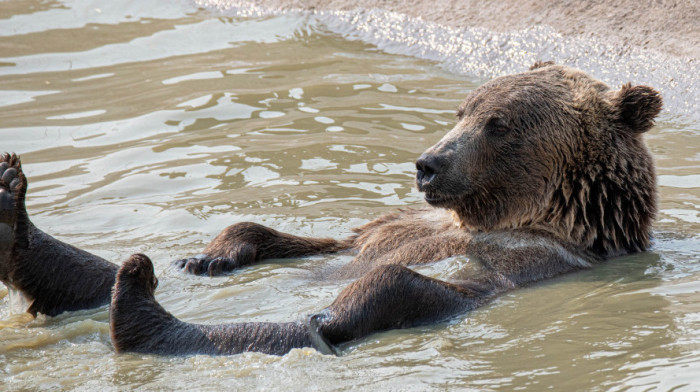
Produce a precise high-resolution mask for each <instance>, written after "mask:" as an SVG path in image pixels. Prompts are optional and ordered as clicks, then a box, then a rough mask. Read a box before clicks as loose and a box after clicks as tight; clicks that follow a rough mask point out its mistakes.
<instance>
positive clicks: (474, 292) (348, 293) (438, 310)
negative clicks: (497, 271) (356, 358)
mask: <svg viewBox="0 0 700 392" xmlns="http://www.w3.org/2000/svg"><path fill="white" fill-rule="evenodd" d="M493 294H495V292H494V291H493V290H492V288H491V287H490V286H489V285H488V284H486V283H476V282H463V283H461V284H460V285H455V284H451V283H447V282H443V281H440V280H437V279H433V278H429V277H426V276H423V275H421V274H419V273H417V272H414V271H412V270H410V269H408V268H406V267H403V266H399V265H383V266H379V267H377V268H375V269H373V270H371V271H370V272H369V273H367V274H366V275H365V276H363V277H362V278H361V279H359V280H357V281H355V282H353V283H352V284H350V285H349V286H348V287H346V288H345V289H344V290H343V291H342V292H341V293H340V295H339V296H338V298H336V300H335V301H333V304H331V306H329V307H328V308H326V309H324V310H323V311H321V312H320V313H318V314H316V315H314V316H312V317H311V322H312V325H313V326H314V327H315V328H317V329H318V331H319V332H320V333H321V334H322V335H323V337H324V338H325V339H327V340H328V341H329V342H330V343H332V344H339V343H343V342H348V341H351V340H355V339H359V338H362V337H364V336H367V335H369V334H371V333H373V332H377V331H383V330H389V329H395V328H410V327H414V326H417V325H422V324H429V323H434V322H439V321H442V320H445V319H448V318H450V317H452V316H455V315H457V314H460V313H463V312H467V311H469V310H472V309H475V308H477V307H478V306H480V305H482V304H483V303H485V302H487V301H488V300H489V299H490V298H491V297H492V296H493Z"/></svg>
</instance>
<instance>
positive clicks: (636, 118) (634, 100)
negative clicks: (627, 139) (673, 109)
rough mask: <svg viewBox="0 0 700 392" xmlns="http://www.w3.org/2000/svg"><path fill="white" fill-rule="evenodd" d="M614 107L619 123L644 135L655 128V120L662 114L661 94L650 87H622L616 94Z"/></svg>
mask: <svg viewBox="0 0 700 392" xmlns="http://www.w3.org/2000/svg"><path fill="white" fill-rule="evenodd" d="M611 103H612V105H613V107H614V108H615V109H617V110H616V112H617V114H618V116H619V118H618V119H619V121H620V122H621V123H623V124H624V125H625V126H626V127H627V128H628V129H629V130H631V131H632V132H635V133H643V132H646V131H648V130H649V129H651V127H652V126H654V118H656V116H657V115H658V114H659V112H661V107H662V106H663V100H662V99H661V94H659V92H658V91H656V90H654V89H653V88H651V87H649V86H632V85H631V84H630V83H627V84H624V85H622V88H621V89H620V91H618V92H616V93H615V96H614V97H613V99H612V102H611Z"/></svg>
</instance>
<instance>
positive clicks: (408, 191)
mask: <svg viewBox="0 0 700 392" xmlns="http://www.w3.org/2000/svg"><path fill="white" fill-rule="evenodd" d="M445 69H450V68H449V67H448V68H443V67H442V66H441V64H440V63H434V62H430V61H425V60H419V59H416V58H412V57H403V56H398V55H393V54H387V53H386V52H383V51H381V50H378V49H377V48H376V47H374V46H371V45H369V44H365V43H362V42H361V41H358V40H347V39H345V38H343V36H341V35H338V34H336V33H333V32H332V31H331V29H330V28H329V27H328V26H327V25H325V24H324V23H323V22H322V20H321V19H319V18H315V17H303V16H298V15H287V16H284V15H282V16H275V17H263V18H253V19H236V18H230V17H222V16H221V15H220V14H216V13H212V12H211V11H208V10H198V9H197V8H196V7H194V6H192V5H191V4H190V3H187V2H182V3H178V2H168V3H166V2H159V1H153V0H142V1H139V2H128V1H113V2H101V1H94V2H89V1H30V0H9V1H4V2H1V3H0V150H3V151H16V152H18V153H20V154H21V155H22V158H23V161H24V167H25V170H26V172H27V174H28V176H29V181H30V188H29V194H28V208H29V210H30V213H31V215H32V217H33V220H34V222H35V223H36V224H37V225H38V226H39V227H41V228H43V229H44V230H45V231H47V232H49V233H52V234H53V235H55V236H56V237H58V238H59V239H61V240H64V241H67V242H70V243H73V244H75V245H77V246H79V247H81V248H85V249H87V250H89V251H92V252H94V253H96V254H99V255H101V256H103V257H105V258H107V259H109V260H112V261H114V262H121V260H124V259H125V258H126V257H127V256H128V255H129V254H131V253H135V252H144V253H147V254H148V255H150V256H151V257H152V258H153V259H154V262H155V264H156V272H157V273H158V275H159V278H160V282H161V284H160V286H159V289H158V291H157V298H158V300H159V301H161V303H162V304H163V305H164V306H165V307H166V308H167V309H168V310H170V311H171V312H173V313H174V314H175V315H177V316H178V317H181V318H182V319H185V320H187V321H191V322H201V323H220V322H238V321H287V320H293V319H298V318H300V317H302V316H303V315H305V314H308V313H311V312H313V311H315V310H318V309H320V308H322V307H324V306H326V305H328V304H329V303H330V302H331V301H332V300H333V298H334V297H335V295H336V294H337V293H338V292H339V291H340V290H341V289H342V287H343V286H344V285H345V284H347V282H333V281H326V280H324V279H322V277H323V275H324V273H326V272H327V271H328V269H329V268H333V267H337V266H339V265H342V264H343V263H345V262H347V261H348V256H324V257H312V258H305V259H300V260H283V261H270V262H265V263H262V264H259V265H256V266H252V267H247V268H245V269H242V270H240V271H237V272H236V273H234V274H232V275H230V276H227V277H221V278H214V279H211V278H203V277H192V276H186V275H183V274H182V273H180V272H178V271H175V270H173V269H171V268H170V267H169V262H170V260H172V259H175V258H177V257H180V256H183V255H188V254H193V253H197V252H198V251H199V250H201V248H202V247H203V246H204V244H206V243H207V242H208V241H209V239H211V238H212V237H213V236H214V235H215V234H216V233H217V232H218V231H219V230H220V229H222V228H223V227H225V226H227V225H229V224H231V223H234V222H238V221H244V220H252V221H256V222H260V223H263V224H267V225H270V226H273V227H276V228H279V229H281V230H283V231H288V232H291V233H295V234H300V235H324V236H325V235H332V236H344V235H347V234H348V232H349V228H350V227H352V226H354V225H358V224H361V223H363V222H366V221H368V220H370V219H372V218H373V217H376V216H377V215H379V214H382V213H384V212H387V211H390V210H393V209H395V208H398V207H406V206H414V205H420V204H421V195H420V194H418V193H417V192H416V191H415V190H414V189H413V185H412V177H413V172H414V165H413V162H414V160H415V158H416V157H417V156H418V155H419V154H420V153H421V152H422V151H423V149H425V148H426V147H427V146H429V145H431V144H433V143H434V142H435V141H437V140H438V139H439V138H440V137H441V136H442V134H443V133H444V132H445V131H446V130H447V129H449V128H450V127H451V124H452V122H453V118H454V115H453V113H454V108H455V107H456V106H457V104H458V103H459V101H460V100H461V99H462V98H463V97H464V96H465V95H466V94H467V93H468V92H469V91H470V90H472V89H473V88H475V87H476V86H478V85H479V84H480V83H482V82H483V79H479V78H477V77H471V76H458V75H456V74H453V73H450V72H448V71H446V70H445ZM623 81H624V80H621V81H619V82H623ZM659 87H662V86H659ZM694 88H695V89H697V86H696V87H694ZM684 111H685V107H684V106H683V105H680V106H678V107H675V108H674V107H673V106H671V107H670V109H669V111H668V112H665V114H664V115H663V118H662V119H661V121H659V123H658V126H657V127H656V128H655V129H654V130H653V131H651V133H650V134H648V135H647V141H648V143H649V145H650V147H651V149H652V151H653V153H654V155H655V157H656V159H657V163H658V166H659V169H658V172H659V174H660V178H659V182H660V185H661V186H660V190H661V205H660V208H661V214H660V216H659V221H658V223H657V225H656V233H655V235H656V243H655V246H654V249H653V250H652V251H651V252H648V253H645V254H641V255H635V256H631V257H624V258H620V259H616V260H611V261H610V262H608V263H605V264H604V265H602V266H600V267H597V268H595V269H593V270H591V271H586V272H582V273H576V274H572V275H568V276H564V277H561V278H559V279H554V280H551V281H549V282H544V283H542V284H538V285H535V286H533V287H530V288H527V289H522V290H518V291H514V292H512V293H509V294H507V295H504V296H502V297H500V298H499V299H498V300H496V301H495V302H494V303H492V304H491V305H489V306H487V307H485V308H482V309H480V310H477V311H475V312H472V313H470V314H468V315H465V316H464V317H461V318H458V319H456V320H455V321H453V322H451V323H448V324H442V325H436V326H430V327H425V328H414V329H410V330H402V331H391V332H386V333H381V334H376V335H373V336H371V337H369V338H368V339H364V340H362V341H359V342H354V343H352V344H350V345H348V346H346V347H344V352H345V355H343V356H341V357H328V356H322V355H320V354H318V353H316V352H315V351H313V350H295V351H293V352H292V353H290V354H288V355H286V356H283V357H274V356H266V355H261V354H256V353H247V354H242V355H236V356H230V357H208V356H195V357H187V358H182V357H176V358H170V357H157V356H149V355H131V354H125V355H116V354H114V352H113V350H112V347H111V343H110V340H109V331H108V330H109V328H108V324H107V311H106V309H104V308H103V309H97V310H91V311H83V312H74V313H69V314H64V315H61V316H59V317H55V318H45V317H42V316H40V317H39V318H38V319H36V320H31V318H27V317H26V315H21V314H19V315H18V314H11V304H10V302H11V301H10V298H9V296H8V295H6V293H7V291H6V290H4V289H0V290H1V291H0V296H2V297H3V298H2V299H0V319H1V320H2V321H0V377H1V380H2V381H1V382H2V386H3V388H4V389H25V388H26V389H77V390H94V389H96V388H98V387H99V388H102V389H127V388H136V387H138V388H143V389H172V388H182V389H185V388H192V389H223V388H227V389H243V388H246V389H279V388H281V387H282V386H284V387H285V388H291V389H297V390H306V389H308V388H311V389H346V388H349V387H359V388H361V389H365V388H366V389H369V388H370V387H371V388H379V389H396V390H406V389H412V390H424V389H430V388H435V389H444V388H447V387H461V388H464V389H473V390H488V389H521V388H529V389H536V390H540V389H544V388H547V387H554V388H555V389H558V390H563V389H570V390H628V389H632V390H647V389H658V390H670V389H673V388H678V389H679V390H697V389H698V388H700V376H698V374H700V263H698V252H699V251H700V150H699V149H698V146H699V144H698V137H699V136H700V125H699V124H698V123H697V122H696V121H694V120H692V119H691V120H689V119H688V116H685V115H684ZM679 113H680V114H681V115H680V116H679ZM464 262H465V259H464V258H460V257H456V258H453V259H449V260H445V261H442V262H439V263H436V264H435V265H432V266H429V267H423V268H422V269H420V270H421V272H424V273H427V274H430V275H432V276H438V277H446V276H449V275H450V273H451V272H452V271H455V270H456V269H458V268H459V267H460V265H462V264H463V263H464Z"/></svg>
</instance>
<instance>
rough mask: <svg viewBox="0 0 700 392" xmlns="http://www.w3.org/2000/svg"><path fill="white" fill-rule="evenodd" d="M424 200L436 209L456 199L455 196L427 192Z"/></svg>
mask: <svg viewBox="0 0 700 392" xmlns="http://www.w3.org/2000/svg"><path fill="white" fill-rule="evenodd" d="M424 198H425V201H426V202H427V203H428V204H430V205H431V206H436V207H437V206H443V205H445V204H447V203H449V202H451V201H453V200H454V199H456V197H455V196H454V195H444V194H440V193H436V192H425V196H424Z"/></svg>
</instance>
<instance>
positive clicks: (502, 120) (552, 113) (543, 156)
mask: <svg viewBox="0 0 700 392" xmlns="http://www.w3.org/2000/svg"><path fill="white" fill-rule="evenodd" d="M661 106H662V100H661V97H660V95H659V93H658V92H656V91H655V90H654V89H652V88H650V87H647V86H631V85H629V84H627V85H624V86H622V88H621V89H620V90H612V89H610V87H609V86H608V85H606V84H605V83H603V82H601V81H599V80H596V79H594V78H593V77H591V76H589V75H587V74H586V73H584V72H582V71H579V70H576V69H572V68H568V67H564V66H559V65H554V64H552V63H537V64H535V65H534V66H533V67H532V68H531V69H530V70H529V71H527V72H524V73H520V74H516V75H509V76H504V77H500V78H497V79H494V80H492V81H490V82H488V83H486V84H484V85H483V86H481V87H479V88H478V89H476V90H475V91H474V92H472V93H471V94H470V95H469V96H468V97H467V99H466V100H465V101H464V102H463V103H462V104H461V105H460V107H459V110H458V113H457V117H458V123H457V125H456V126H455V127H454V128H453V129H452V130H451V131H450V132H449V133H448V134H447V135H445V137H443V138H442V140H440V141H439V142H438V143H437V144H436V145H434V146H432V147H430V148H429V149H428V150H426V151H425V153H423V154H422V155H421V156H420V158H419V159H418V161H417V162H416V167H417V169H418V171H417V174H416V183H417V186H418V189H419V190H420V191H422V192H425V200H426V201H427V202H428V203H429V204H431V205H433V206H436V207H443V208H447V209H451V210H453V211H454V214H455V216H456V217H457V220H458V223H459V224H460V225H463V226H465V227H466V228H468V229H470V230H475V231H491V230H502V229H515V228H532V229H537V230H545V231H547V232H549V233H552V234H554V235H556V236H557V237H559V238H560V239H561V240H562V241H566V242H568V243H570V244H572V245H574V246H577V247H580V248H582V249H586V250H589V251H592V252H594V253H596V254H598V255H600V256H604V257H609V256H613V255H619V254H624V253H629V252H636V251H641V250H644V249H646V248H647V247H648V246H649V241H650V230H651V223H652V221H653V219H654V216H655V214H656V198H657V196H656V178H655V173H654V164H653V160H652V157H651V154H650V153H649V151H648V149H647V148H646V146H645V144H644V142H643V140H642V137H641V134H642V133H644V132H646V131H648V130H649V129H650V128H651V127H652V126H653V124H654V118H655V117H656V116H657V115H658V114H659V112H660V110H661Z"/></svg>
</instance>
